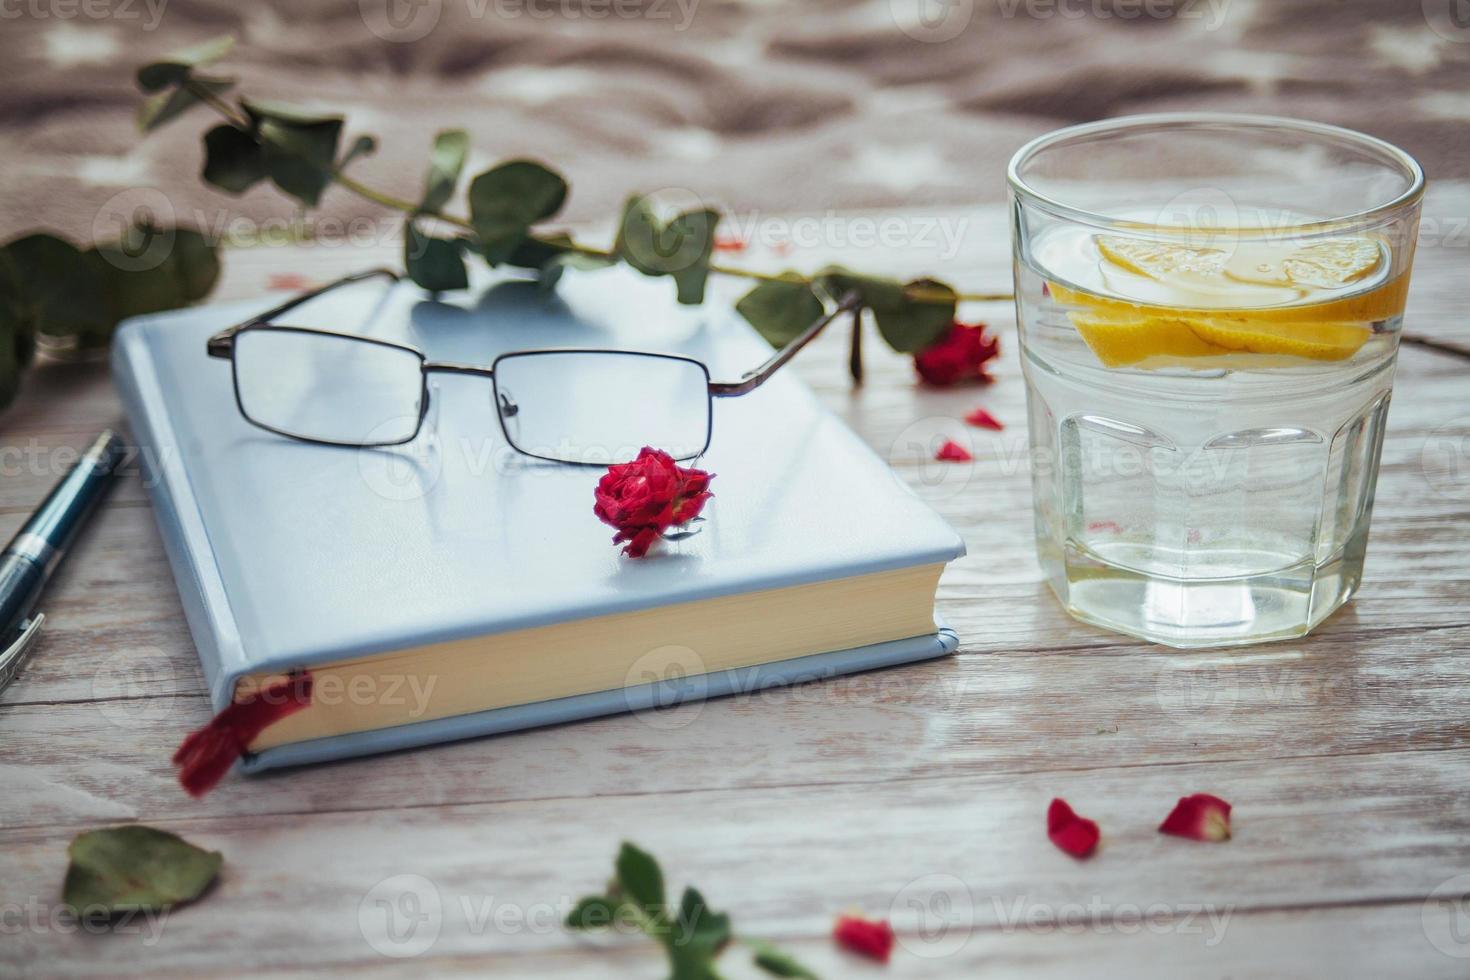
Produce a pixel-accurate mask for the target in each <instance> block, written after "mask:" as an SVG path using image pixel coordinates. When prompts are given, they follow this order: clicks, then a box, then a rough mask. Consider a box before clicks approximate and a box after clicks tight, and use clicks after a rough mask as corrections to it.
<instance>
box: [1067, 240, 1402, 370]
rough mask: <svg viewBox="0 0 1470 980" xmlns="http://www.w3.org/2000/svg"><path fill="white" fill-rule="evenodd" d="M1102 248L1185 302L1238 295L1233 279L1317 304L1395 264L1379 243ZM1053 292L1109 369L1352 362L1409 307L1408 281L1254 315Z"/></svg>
mask: <svg viewBox="0 0 1470 980" xmlns="http://www.w3.org/2000/svg"><path fill="white" fill-rule="evenodd" d="M1094 244H1095V245H1096V246H1097V251H1098V254H1099V255H1100V256H1101V257H1102V263H1103V264H1104V265H1108V266H1112V267H1113V268H1114V269H1115V270H1121V271H1123V272H1126V273H1131V274H1133V275H1136V276H1144V277H1147V278H1149V279H1152V280H1154V281H1156V282H1159V283H1162V284H1164V285H1166V286H1177V287H1178V288H1179V291H1180V295H1181V298H1182V299H1184V300H1185V302H1186V303H1188V302H1189V300H1191V299H1192V300H1193V301H1194V304H1200V303H1202V302H1206V301H1207V300H1209V299H1213V298H1214V297H1215V296H1216V295H1220V296H1230V294H1231V289H1232V287H1231V283H1232V282H1235V283H1249V284H1252V285H1266V286H1280V287H1293V288H1295V289H1296V290H1299V291H1300V292H1301V294H1302V295H1303V297H1304V298H1308V299H1309V298H1310V297H1311V294H1312V292H1314V291H1316V290H1323V289H1340V288H1342V287H1344V286H1348V285H1351V284H1352V283H1354V282H1357V281H1359V280H1361V279H1363V278H1365V277H1367V276H1368V275H1369V274H1371V273H1373V272H1374V271H1376V270H1377V269H1378V268H1379V267H1380V266H1381V265H1382V263H1383V262H1384V260H1385V253H1384V249H1383V247H1382V246H1381V245H1380V244H1379V243H1378V242H1377V241H1375V240H1373V239H1370V238H1336V239H1330V240H1327V241H1321V242H1314V243H1313V244H1310V245H1305V246H1297V245H1293V244H1291V243H1289V242H1283V243H1274V242H1243V243H1239V244H1238V245H1236V246H1235V247H1234V248H1230V249H1225V248H1213V247H1195V246H1186V245H1181V244H1176V243H1173V242H1160V241H1151V240H1148V239H1142V238H1123V237H1117V236H1110V235H1099V236H1096V237H1095V238H1094ZM1049 288H1050V290H1051V293H1052V296H1053V298H1054V299H1056V301H1057V302H1058V303H1061V304H1062V305H1063V306H1066V307H1070V308H1071V309H1070V310H1069V312H1068V317H1069V319H1070V320H1071V321H1072V324H1073V326H1074V327H1076V329H1077V332H1078V334H1079V335H1080V336H1081V337H1082V339H1083V341H1085V342H1086V344H1087V346H1088V347H1090V348H1091V349H1092V351H1093V353H1094V354H1096V355H1097V358H1098V360H1100V361H1102V363H1103V364H1104V365H1105V366H1108V367H1121V366H1125V365H1137V364H1145V365H1146V366H1149V367H1154V366H1163V365H1167V364H1172V363H1180V362H1191V363H1199V359H1201V358H1222V359H1224V358H1229V357H1231V356H1232V355H1240V354H1246V353H1249V354H1254V355H1273V356H1277V357H1280V358H1285V359H1290V358H1305V359H1308V360H1317V361H1338V360H1345V359H1347V358H1349V357H1352V356H1353V355H1354V354H1355V353H1357V351H1358V350H1359V348H1361V347H1362V346H1363V345H1364V344H1365V343H1367V342H1368V338H1369V337H1370V336H1372V326H1371V325H1372V323H1373V322H1374V321H1376V320H1383V319H1387V318H1388V317H1390V316H1393V315H1395V314H1397V313H1398V312H1400V311H1402V309H1403V301H1404V293H1405V291H1406V290H1407V288H1408V277H1407V276H1399V277H1397V278H1396V279H1393V280H1391V281H1389V282H1386V283H1384V284H1383V285H1382V286H1380V287H1379V288H1377V289H1373V290H1369V291H1367V292H1362V293H1358V294H1356V295H1353V296H1348V297H1343V298H1340V299H1330V298H1327V299H1324V300H1323V302H1321V303H1306V304H1296V305H1288V306H1263V307H1260V308H1254V309H1250V308H1240V309H1230V308H1203V307H1201V306H1199V305H1181V306H1179V307H1173V306H1161V305H1156V304H1151V303H1136V302H1131V301H1129V300H1125V299H1119V298H1116V297H1109V296H1099V295H1096V294H1093V293H1085V292H1082V291H1080V290H1075V289H1070V288H1068V287H1065V286H1060V285H1058V284H1056V283H1050V284H1049ZM1235 288H1236V290H1237V291H1238V290H1239V289H1240V288H1242V287H1240V286H1237V287H1235Z"/></svg>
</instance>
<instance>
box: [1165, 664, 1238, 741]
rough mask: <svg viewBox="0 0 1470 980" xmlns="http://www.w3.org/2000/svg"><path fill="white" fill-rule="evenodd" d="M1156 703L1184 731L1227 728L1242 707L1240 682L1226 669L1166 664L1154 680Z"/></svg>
mask: <svg viewBox="0 0 1470 980" xmlns="http://www.w3.org/2000/svg"><path fill="white" fill-rule="evenodd" d="M1154 699H1155V701H1156V702H1157V704H1158V706H1159V710H1161V711H1163V713H1164V714H1165V715H1167V716H1168V717H1169V718H1170V719H1171V720H1173V721H1174V722H1175V723H1177V724H1178V725H1180V726H1181V727H1183V728H1186V729H1209V728H1215V727H1218V726H1220V725H1223V724H1225V723H1226V722H1227V721H1228V720H1229V718H1230V716H1231V714H1233V713H1234V711H1235V708H1236V706H1237V705H1238V704H1239V703H1240V681H1239V679H1238V678H1237V677H1236V674H1235V671H1233V670H1231V669H1229V668H1227V667H1222V666H1218V665H1214V664H1188V665H1184V664H1176V663H1173V662H1169V661H1165V662H1164V663H1163V664H1161V665H1160V667H1159V672H1158V675H1157V676H1156V678H1155V680H1154Z"/></svg>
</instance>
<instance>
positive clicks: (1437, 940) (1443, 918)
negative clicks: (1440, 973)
mask: <svg viewBox="0 0 1470 980" xmlns="http://www.w3.org/2000/svg"><path fill="white" fill-rule="evenodd" d="M1419 924H1420V925H1421V926H1422V927H1423V929H1424V938H1426V939H1428V940H1429V944H1430V945H1431V946H1433V947H1434V948H1435V949H1437V950H1439V951H1440V952H1441V953H1443V954H1444V955H1446V956H1450V957H1453V958H1455V959H1457V960H1463V959H1470V874H1462V875H1455V876H1454V877H1453V878H1447V879H1445V880H1444V881H1442V882H1440V884H1439V887H1437V888H1435V889H1434V891H1432V892H1430V893H1429V897H1428V898H1426V899H1424V906H1423V907H1422V908H1421V909H1420V910H1419Z"/></svg>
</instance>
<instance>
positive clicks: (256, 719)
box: [174, 671, 311, 799]
mask: <svg viewBox="0 0 1470 980" xmlns="http://www.w3.org/2000/svg"><path fill="white" fill-rule="evenodd" d="M309 704H311V672H310V671H303V672H301V673H299V674H292V675H291V676H290V677H287V678H286V679H285V680H281V681H277V682H276V683H274V684H268V685H266V686H265V687H264V688H261V689H260V690H259V691H256V692H255V693H254V694H251V695H249V696H248V697H247V698H245V700H243V701H236V702H235V703H233V704H231V705H229V706H228V707H226V708H225V709H224V710H223V711H221V712H220V713H219V714H217V715H215V716H214V717H213V718H211V719H210V721H209V724H207V725H205V726H204V727H203V728H201V729H199V730H198V731H197V732H194V733H193V734H191V735H190V736H189V737H188V738H186V739H184V742H183V744H182V745H180V746H179V750H178V751H177V752H175V753H174V765H176V766H178V767H179V784H180V785H182V786H183V787H184V791H185V792H187V793H188V794H189V795H190V796H192V797H194V798H196V799H197V798H199V797H201V796H203V795H204V794H205V793H208V792H209V791H210V790H212V789H214V787H215V786H216V785H217V784H218V783H219V781H220V780H221V779H224V778H225V773H227V772H229V771H230V766H232V765H234V764H235V760H236V759H238V758H240V756H242V755H244V754H245V750H246V749H248V748H249V747H250V743H251V742H253V741H255V739H256V736H258V735H259V734H260V733H261V732H263V731H265V730H266V729H267V728H269V727H270V726H271V725H274V724H275V723H276V722H278V721H280V720H281V719H282V718H285V717H287V716H288V715H294V714H295V713H296V712H298V711H300V710H301V709H302V708H305V707H306V706H307V705H309Z"/></svg>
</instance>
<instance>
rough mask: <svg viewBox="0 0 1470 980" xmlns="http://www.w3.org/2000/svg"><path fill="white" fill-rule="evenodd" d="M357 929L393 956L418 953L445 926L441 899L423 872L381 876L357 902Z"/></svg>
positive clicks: (423, 950) (382, 950) (403, 956)
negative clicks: (380, 879) (388, 876)
mask: <svg viewBox="0 0 1470 980" xmlns="http://www.w3.org/2000/svg"><path fill="white" fill-rule="evenodd" d="M357 928H358V930H359V931H360V932H361V933H362V938H363V939H366V940H367V944H368V945H369V946H371V947H372V948H373V949H374V950H375V951H376V952H378V953H381V954H382V955H384V956H391V957H393V958H394V959H405V958H408V957H412V956H419V955H421V954H423V953H425V952H428V950H429V949H430V948H431V947H432V946H433V945H434V943H435V942H437V941H438V939H439V931H440V930H441V929H443V928H444V901H443V899H442V898H441V897H440V895H439V889H438V888H437V887H436V886H435V885H434V883H433V882H432V881H430V880H429V879H428V878H425V877H424V876H423V875H415V874H401V875H394V876H393V877H391V878H384V879H383V880H382V881H380V882H378V883H377V884H376V885H374V886H373V887H372V888H370V889H369V890H368V892H367V894H365V895H363V896H362V901H360V902H358V903H357Z"/></svg>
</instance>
